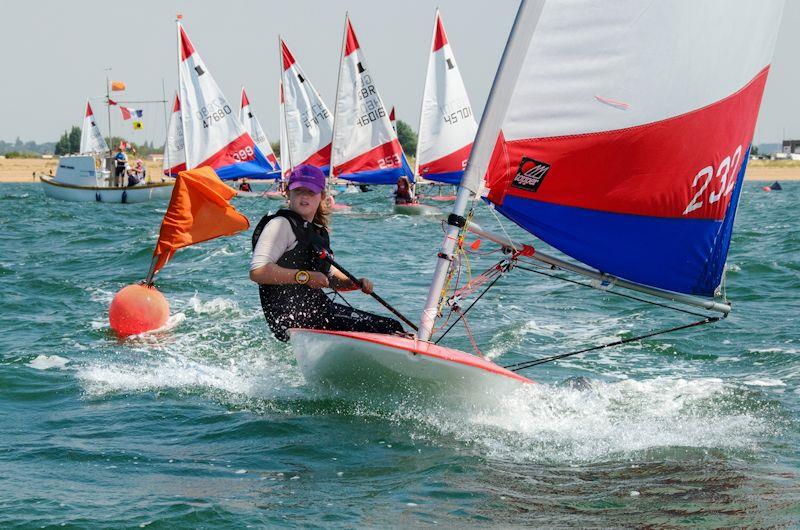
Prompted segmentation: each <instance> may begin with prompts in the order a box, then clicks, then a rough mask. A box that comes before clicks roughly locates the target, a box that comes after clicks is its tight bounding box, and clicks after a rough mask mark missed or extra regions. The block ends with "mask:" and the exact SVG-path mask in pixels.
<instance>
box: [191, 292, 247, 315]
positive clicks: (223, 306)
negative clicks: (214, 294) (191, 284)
mask: <svg viewBox="0 0 800 530" xmlns="http://www.w3.org/2000/svg"><path fill="white" fill-rule="evenodd" d="M189 307H190V308H191V309H192V311H194V312H195V313H197V314H198V315H203V314H214V313H222V312H225V311H231V310H238V309H239V305H238V304H237V303H236V302H235V301H233V300H228V299H227V298H212V299H211V300H208V301H206V302H203V301H202V300H200V297H198V296H197V293H195V294H194V296H192V297H191V298H190V299H189Z"/></svg>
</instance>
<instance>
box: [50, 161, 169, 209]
mask: <svg viewBox="0 0 800 530" xmlns="http://www.w3.org/2000/svg"><path fill="white" fill-rule="evenodd" d="M98 167H101V161H100V160H99V159H97V158H95V156H94V155H71V156H63V157H61V159H60V160H59V162H58V168H57V169H56V174H55V176H50V175H41V176H40V177H39V180H40V181H41V182H42V189H43V190H44V194H45V195H46V196H48V197H50V198H53V199H59V200H62V201H75V202H116V203H122V204H126V203H134V202H147V201H152V200H163V199H167V198H169V196H170V195H171V194H172V186H173V183H174V181H173V180H172V179H163V180H162V181H160V182H144V183H141V184H136V185H134V186H112V185H111V177H110V172H109V171H108V170H106V169H99V168H98Z"/></svg>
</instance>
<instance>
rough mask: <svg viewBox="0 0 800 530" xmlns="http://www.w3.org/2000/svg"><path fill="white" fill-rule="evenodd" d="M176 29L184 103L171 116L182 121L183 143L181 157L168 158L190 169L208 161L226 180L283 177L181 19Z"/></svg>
mask: <svg viewBox="0 0 800 530" xmlns="http://www.w3.org/2000/svg"><path fill="white" fill-rule="evenodd" d="M177 29H178V92H179V96H180V98H179V99H180V104H179V105H178V112H177V113H175V112H173V119H174V121H175V123H178V122H179V123H180V125H179V126H180V128H181V130H182V131H183V140H184V142H183V147H184V148H183V158H182V159H180V158H179V157H178V156H177V155H175V157H174V158H171V162H170V163H172V164H176V163H178V162H180V163H182V164H183V165H184V167H185V168H186V169H193V168H196V167H203V166H208V167H211V168H212V169H214V171H215V172H216V174H217V175H218V176H219V178H220V179H222V180H237V179H241V178H248V179H266V180H270V179H276V178H280V175H281V171H280V167H279V166H278V164H277V160H276V159H275V156H274V154H273V155H272V159H271V160H270V159H269V158H268V155H267V154H264V153H263V152H262V151H261V149H260V148H259V147H258V145H256V143H255V141H254V140H253V137H252V136H251V135H250V133H249V132H248V131H247V130H246V129H245V126H244V125H243V124H242V122H241V121H240V120H239V118H238V117H237V116H236V115H235V114H234V113H233V110H232V108H231V105H230V104H229V103H228V99H227V98H226V97H225V95H224V94H223V93H222V90H220V88H219V85H217V82H216V81H215V80H214V77H213V76H212V75H211V72H210V71H209V70H208V67H207V66H206V64H205V62H203V59H202V58H201V57H200V54H199V53H198V52H197V50H196V49H195V47H194V45H193V44H192V42H191V41H190V40H189V36H188V35H187V34H186V31H185V30H184V28H183V26H182V24H181V22H180V20H178V21H177ZM256 123H257V122H256ZM248 124H249V125H253V120H249V121H248ZM259 127H260V126H259ZM168 145H169V142H168ZM267 145H269V143H267ZM271 153H272V151H271V150H270V153H269V154H271ZM165 159H166V156H165ZM170 171H171V170H170Z"/></svg>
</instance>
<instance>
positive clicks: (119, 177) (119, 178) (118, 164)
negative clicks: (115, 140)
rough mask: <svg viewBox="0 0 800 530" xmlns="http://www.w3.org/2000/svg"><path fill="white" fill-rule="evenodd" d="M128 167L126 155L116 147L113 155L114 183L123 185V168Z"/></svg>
mask: <svg viewBox="0 0 800 530" xmlns="http://www.w3.org/2000/svg"><path fill="white" fill-rule="evenodd" d="M127 167H128V155H126V154H125V151H123V150H122V149H117V154H116V155H114V185H115V186H124V185H125V169H126V168H127Z"/></svg>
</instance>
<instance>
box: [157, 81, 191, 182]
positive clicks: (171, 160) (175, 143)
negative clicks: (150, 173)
mask: <svg viewBox="0 0 800 530" xmlns="http://www.w3.org/2000/svg"><path fill="white" fill-rule="evenodd" d="M163 169H164V174H165V175H168V176H172V177H175V176H177V175H178V173H179V172H181V171H184V170H185V169H186V154H185V153H184V145H183V123H182V118H181V99H180V97H179V96H178V93H177V92H176V93H175V100H174V102H173V104H172V114H170V116H169V123H168V124H167V140H166V142H165V143H164V162H163Z"/></svg>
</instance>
